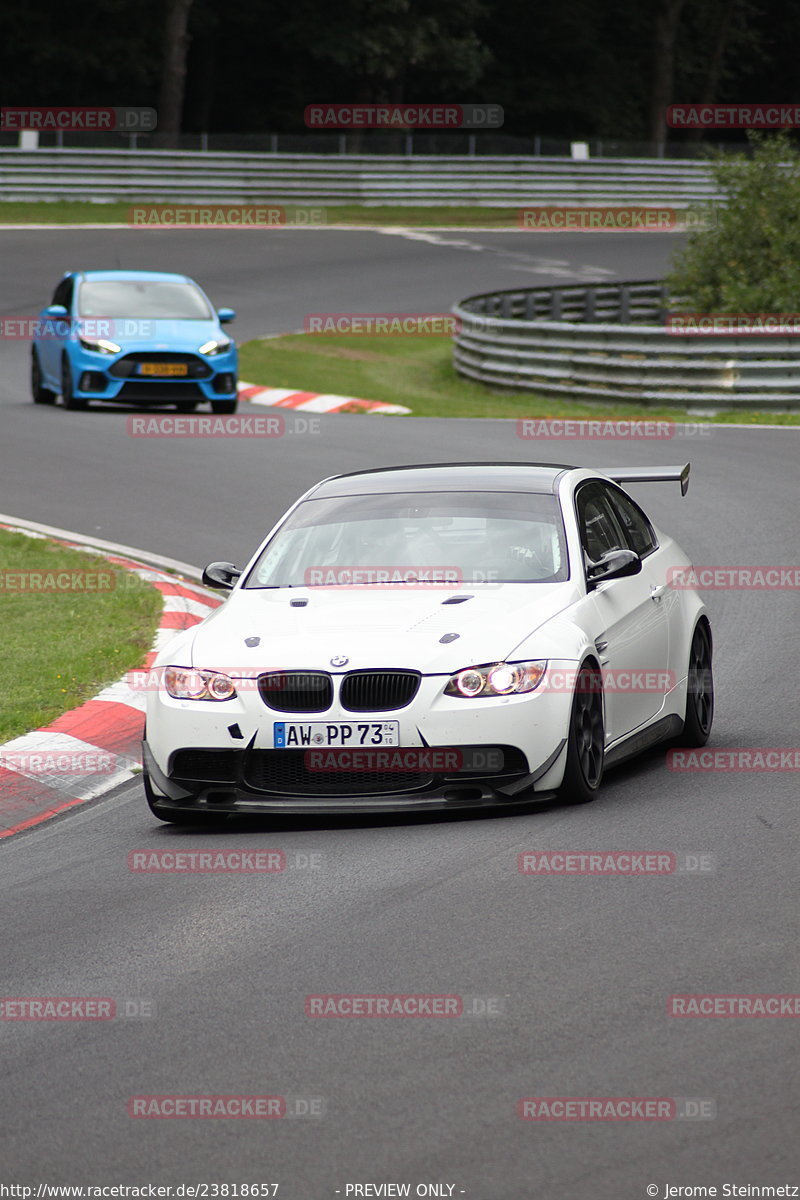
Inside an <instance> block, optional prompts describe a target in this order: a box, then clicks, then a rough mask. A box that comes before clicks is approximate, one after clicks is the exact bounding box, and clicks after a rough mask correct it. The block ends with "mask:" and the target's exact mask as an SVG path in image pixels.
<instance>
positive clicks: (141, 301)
mask: <svg viewBox="0 0 800 1200" xmlns="http://www.w3.org/2000/svg"><path fill="white" fill-rule="evenodd" d="M78 315H79V316H81V317H150V318H151V320H170V319H171V320H179V321H187V320H189V321H191V320H195V321H208V320H209V319H210V318H211V317H212V316H213V314H212V312H211V310H210V308H209V306H208V303H207V301H206V299H205V297H204V296H203V294H202V293H201V292H200V291H199V290H198V289H197V288H196V287H195V286H194V284H191V283H166V282H165V283H157V282H153V281H152V280H138V281H137V280H132V279H112V280H87V281H85V282H84V283H82V284H81V287H80V291H79V293H78Z"/></svg>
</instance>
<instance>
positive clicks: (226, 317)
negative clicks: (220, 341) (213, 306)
mask: <svg viewBox="0 0 800 1200" xmlns="http://www.w3.org/2000/svg"><path fill="white" fill-rule="evenodd" d="M217 316H218V318H219V323H220V325H229V324H230V322H231V321H235V320H236V311H235V309H233V308H220V309H217Z"/></svg>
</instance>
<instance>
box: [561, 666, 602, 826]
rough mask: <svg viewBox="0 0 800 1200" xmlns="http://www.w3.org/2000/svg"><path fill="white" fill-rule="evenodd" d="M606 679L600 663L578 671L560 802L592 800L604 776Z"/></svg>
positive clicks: (579, 802) (573, 802) (586, 801)
mask: <svg viewBox="0 0 800 1200" xmlns="http://www.w3.org/2000/svg"><path fill="white" fill-rule="evenodd" d="M604 751H605V728H604V724H603V680H602V676H601V674H600V671H599V670H598V668H597V667H594V666H588V665H584V666H583V667H581V669H580V671H579V672H578V678H577V680H576V683H575V694H574V696H573V698H572V710H571V712H570V717H569V734H568V736H567V765H566V768H565V770H564V779H563V782H562V784H561V787H560V788H559V789H558V799H559V802H560V803H561V804H589V803H590V802H591V801H592V800H594V799H595V797H596V796H597V793H598V791H599V789H600V783H601V781H602V778H603V758H604Z"/></svg>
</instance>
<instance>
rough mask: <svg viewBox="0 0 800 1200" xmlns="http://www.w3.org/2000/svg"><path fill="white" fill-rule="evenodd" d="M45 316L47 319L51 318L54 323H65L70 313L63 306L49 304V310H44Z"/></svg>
mask: <svg viewBox="0 0 800 1200" xmlns="http://www.w3.org/2000/svg"><path fill="white" fill-rule="evenodd" d="M44 315H45V316H46V317H50V318H51V319H52V320H54V321H55V320H59V321H63V320H64V318H65V317H68V316H69V313H68V312H67V310H66V309H65V308H64V305H63V304H48V306H47V308H46V309H45V310H44Z"/></svg>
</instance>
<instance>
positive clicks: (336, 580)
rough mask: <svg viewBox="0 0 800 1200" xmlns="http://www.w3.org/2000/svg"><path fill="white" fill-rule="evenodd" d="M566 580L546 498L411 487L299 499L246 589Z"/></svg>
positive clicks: (560, 537) (555, 511)
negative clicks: (425, 581)
mask: <svg viewBox="0 0 800 1200" xmlns="http://www.w3.org/2000/svg"><path fill="white" fill-rule="evenodd" d="M431 571H434V572H436V573H437V574H436V575H435V576H432V577H431V578H432V580H433V579H434V578H440V579H441V580H442V581H453V582H455V583H464V584H474V583H482V582H483V583H493V582H496V583H501V582H502V583H559V582H561V581H562V580H565V579H568V578H569V566H568V560H567V549H566V539H565V536H564V526H563V523H562V520H561V513H560V510H559V506H558V502H557V501H556V499H555V497H554V496H551V495H539V494H534V493H516V492H474V493H463V492H428V493H425V492H418V493H403V494H398V493H394V494H384V495H381V494H377V495H367V496H341V497H337V498H335V499H326V500H313V499H312V500H306V501H305V503H303V504H301V505H300V506H299V508H296V509H295V511H294V512H293V513H292V514H291V516H290V517H289V518H288V520H287V521H286V522H285V523H284V524H283V525H282V526H281V528H280V529H279V530H278V532H277V533H276V534H275V536H274V537H273V538H272V540H271V541H270V542H269V543H268V545H267V546H266V547H265V548H264V550H263V551H262V553H261V556H260V557H259V559H258V561H257V562H256V563H255V565H254V567H253V569H252V571H251V572H250V574H249V576H248V578H247V581H246V582H245V584H244V586H245V587H246V588H276V587H314V586H323V587H324V586H338V585H340V584H344V585H347V584H349V585H350V586H354V585H359V586H365V587H367V586H369V585H370V584H381V583H383V584H388V583H398V584H400V585H402V584H403V583H404V582H414V581H415V580H416V579H417V578H420V579H421V578H422V575H421V573H420V572H424V573H425V574H429V573H430V572H431Z"/></svg>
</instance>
